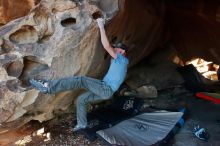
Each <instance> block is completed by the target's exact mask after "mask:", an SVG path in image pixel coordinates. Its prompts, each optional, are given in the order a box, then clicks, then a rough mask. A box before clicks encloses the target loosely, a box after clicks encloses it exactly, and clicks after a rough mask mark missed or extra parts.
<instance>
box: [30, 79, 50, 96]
mask: <svg viewBox="0 0 220 146" xmlns="http://www.w3.org/2000/svg"><path fill="white" fill-rule="evenodd" d="M30 83H31V85H32V86H33V87H35V88H36V89H37V90H39V91H40V92H42V93H48V82H47V81H42V80H35V79H31V80H30Z"/></svg>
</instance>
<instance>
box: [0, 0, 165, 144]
mask: <svg viewBox="0 0 220 146" xmlns="http://www.w3.org/2000/svg"><path fill="white" fill-rule="evenodd" d="M158 8H159V9H158ZM142 11H145V12H144V13H143V12H142ZM98 17H103V18H105V20H106V29H107V34H108V37H109V39H110V41H111V43H116V42H121V41H122V42H124V43H125V44H127V45H128V46H129V52H128V57H129V59H130V66H132V65H134V64H135V63H137V62H138V61H139V60H141V59H142V58H143V57H145V56H146V55H148V54H149V53H150V52H151V51H152V50H153V49H154V48H155V47H156V46H157V45H158V44H160V43H159V42H160V40H161V39H160V38H161V35H162V30H163V18H164V5H163V3H160V1H159V0H154V1H150V0H138V1H124V0H105V1H102V0H80V1H79V0H77V1H76V0H75V1H74V0H42V1H41V2H40V3H39V4H38V5H37V6H36V7H34V8H33V9H32V10H31V11H30V13H28V14H27V15H26V16H25V17H21V18H18V19H15V20H13V21H11V22H9V23H7V24H6V25H4V26H2V27H1V28H0V36H1V38H0V117H1V119H0V144H1V138H2V136H3V138H5V136H7V135H8V136H10V135H11V132H12V131H16V129H18V128H19V127H21V126H22V125H24V124H26V123H28V122H29V121H33V120H37V121H40V122H42V121H47V120H50V119H52V118H53V117H54V116H56V115H59V114H62V113H64V112H68V111H69V110H72V111H73V110H74V108H70V107H72V106H73V105H74V99H75V98H76V97H77V95H78V94H79V93H81V91H80V90H77V91H66V92H62V93H59V94H55V95H48V94H41V93H39V92H38V91H37V90H35V89H33V88H32V87H31V86H30V84H29V79H31V78H41V79H57V78H62V77H67V76H72V75H87V76H91V77H96V78H100V79H101V78H102V77H103V75H104V74H105V72H106V70H107V69H108V66H109V63H110V57H109V56H108V54H107V53H106V52H105V51H104V49H103V47H102V45H101V42H100V35H99V29H98V27H97V23H96V18H98ZM143 18H144V19H143ZM131 20H134V21H131ZM146 39H147V41H146ZM4 143H7V140H6V141H4Z"/></svg>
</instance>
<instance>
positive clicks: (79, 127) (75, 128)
mask: <svg viewBox="0 0 220 146" xmlns="http://www.w3.org/2000/svg"><path fill="white" fill-rule="evenodd" d="M85 128H86V126H82V125H76V126H75V127H74V128H73V132H76V131H79V130H82V129H85Z"/></svg>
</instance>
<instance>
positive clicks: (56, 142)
mask: <svg viewBox="0 0 220 146" xmlns="http://www.w3.org/2000/svg"><path fill="white" fill-rule="evenodd" d="M145 106H151V107H154V108H158V109H174V108H179V107H182V106H185V107H186V108H187V109H188V112H187V119H186V123H185V125H184V126H183V127H182V128H181V129H180V131H179V132H178V133H177V134H176V135H175V136H174V137H173V138H172V139H171V141H170V142H169V144H166V145H170V146H171V145H172V146H186V145H188V146H219V145H220V139H219V138H220V113H219V111H220V105H217V104H214V103H212V102H209V101H206V100H202V99H198V98H196V97H194V96H193V95H192V94H191V93H190V92H187V91H186V90H182V89H176V88H173V89H168V90H166V91H163V92H160V93H159V97H158V98H154V99H146V100H145ZM73 120H74V117H73V116H72V114H65V115H62V116H61V117H59V118H58V120H56V121H58V122H56V123H54V124H51V123H50V126H49V125H48V123H45V124H44V125H43V127H44V132H43V133H42V134H41V135H36V134H35V135H34V134H33V135H32V137H31V140H29V142H26V143H24V141H25V138H24V139H23V143H22V141H20V143H17V144H16V145H19V146H21V145H26V146H105V144H104V143H103V142H102V141H101V140H99V139H97V140H95V141H93V142H90V141H89V140H88V139H87V138H85V137H84V136H83V135H79V134H76V133H73V132H72V130H71V129H72V127H73ZM196 125H200V126H201V127H204V128H205V129H206V130H207V131H208V133H209V135H210V138H209V140H208V141H207V142H206V141H202V140H200V139H198V138H197V137H195V136H194V134H193V133H192V129H193V127H194V126H196ZM47 135H49V136H47ZM48 137H49V138H48ZM26 141H28V140H26Z"/></svg>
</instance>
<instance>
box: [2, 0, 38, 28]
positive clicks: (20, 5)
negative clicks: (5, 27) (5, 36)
mask: <svg viewBox="0 0 220 146" xmlns="http://www.w3.org/2000/svg"><path fill="white" fill-rule="evenodd" d="M34 4H35V1H34V0H19V1H15V0H0V25H2V24H5V23H7V22H9V21H11V20H13V19H16V18H19V17H22V16H25V15H26V14H27V13H28V12H29V11H30V9H31V8H32V7H33V6H34Z"/></svg>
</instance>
